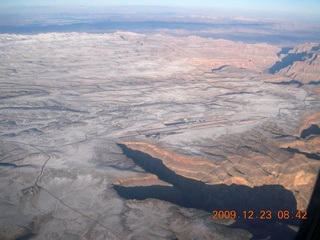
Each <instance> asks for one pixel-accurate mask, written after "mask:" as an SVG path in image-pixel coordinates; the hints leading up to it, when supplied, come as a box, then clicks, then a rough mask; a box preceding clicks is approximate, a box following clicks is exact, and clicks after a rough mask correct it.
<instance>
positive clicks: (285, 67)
mask: <svg viewBox="0 0 320 240" xmlns="http://www.w3.org/2000/svg"><path fill="white" fill-rule="evenodd" d="M319 50H320V49H319V44H317V43H313V44H312V43H310V44H300V45H298V46H296V47H294V48H292V49H291V50H290V51H288V52H287V53H285V54H280V55H279V57H280V61H277V62H276V63H275V64H274V65H273V66H272V67H271V68H270V72H271V73H276V74H278V75H282V76H285V77H288V78H290V79H293V80H297V81H300V82H301V83H304V84H307V83H310V82H315V83H318V82H319V80H320V77H319V76H320V60H319V58H318V55H319V53H320V51H319Z"/></svg>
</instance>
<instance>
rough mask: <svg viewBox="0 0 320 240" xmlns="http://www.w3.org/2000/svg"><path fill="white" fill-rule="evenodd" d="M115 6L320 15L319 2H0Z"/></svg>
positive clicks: (9, 1)
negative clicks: (152, 6)
mask: <svg viewBox="0 0 320 240" xmlns="http://www.w3.org/2000/svg"><path fill="white" fill-rule="evenodd" d="M26 5H27V6H35V5H37V6H62V7H63V6H67V5H69V6H70V5H72V6H75V7H76V6H115V5H148V6H150V5H154V6H159V5H160V6H174V7H208V8H224V9H248V10H261V11H281V12H282V11H283V12H290V13H303V14H307V13H312V14H320V0H160V1H159V0H157V1H155V0H116V1H115V0H0V7H1V6H2V7H11V6H26Z"/></svg>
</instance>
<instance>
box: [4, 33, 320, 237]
mask: <svg viewBox="0 0 320 240" xmlns="http://www.w3.org/2000/svg"><path fill="white" fill-rule="evenodd" d="M319 46H320V45H319V43H305V44H296V45H294V46H285V47H284V46H278V45H271V44H267V43H254V44H253V43H252V44H249V43H244V42H234V41H230V40H224V39H213V38H201V37H198V36H188V37H174V36H170V35H166V34H138V33H132V32H115V33H108V34H89V33H75V32H74V33H42V34H35V35H26V34H25V35H19V34H1V35H0V49H1V54H0V71H1V73H2V74H1V77H0V86H1V88H0V93H1V94H0V98H1V102H0V116H1V118H0V119H1V120H0V142H1V149H0V157H1V160H0V192H1V194H0V211H1V212H2V213H3V214H2V216H1V221H0V239H180V240H181V239H268V238H269V239H284V238H287V239H294V237H295V235H296V233H297V231H298V229H299V226H300V224H301V222H302V221H303V220H302V219H298V218H296V217H295V216H294V217H292V218H291V219H279V218H278V217H277V212H278V211H279V210H288V211H290V212H292V213H296V212H297V211H305V210H306V209H307V207H308V204H309V201H310V198H311V195H312V191H313V188H314V185H315V181H316V179H317V175H318V172H319V167H320V161H319V160H320V155H319V154H320V149H319V146H320V145H319V143H320V135H319V133H320V130H319V125H320V112H319V107H320V103H319V97H320V85H319V81H320V79H319V76H320V67H319V61H320V60H319V58H318V55H319V53H320V48H319ZM213 210H219V211H220V210H234V211H236V212H237V213H238V214H239V216H240V214H241V213H243V211H249V210H253V211H254V212H255V213H257V214H258V213H259V212H260V211H261V210H265V211H266V210H270V211H271V212H272V215H273V218H272V219H271V220H262V219H259V218H255V219H253V220H252V221H251V220H248V219H243V218H239V219H237V218H236V219H212V216H213V214H212V211H213ZM255 216H257V215H255Z"/></svg>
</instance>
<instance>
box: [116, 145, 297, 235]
mask: <svg viewBox="0 0 320 240" xmlns="http://www.w3.org/2000/svg"><path fill="white" fill-rule="evenodd" d="M118 146H119V147H120V148H121V149H122V151H123V153H124V154H125V155H126V156H127V157H129V158H131V159H132V160H133V161H134V162H135V163H136V164H137V165H139V166H140V167H141V168H143V169H144V170H145V171H146V172H148V173H153V174H155V175H157V176H158V178H159V179H161V180H163V181H165V182H168V183H170V184H172V185H173V187H170V186H158V185H155V186H147V187H142V186H137V187H124V186H118V185H115V186H114V189H115V190H116V191H117V193H118V194H119V196H121V197H123V198H126V199H138V200H144V199H147V198H155V199H160V200H164V201H168V202H171V203H174V204H177V205H179V206H181V207H187V208H196V209H201V210H205V211H208V212H212V211H213V210H234V211H236V212H237V215H238V217H240V218H237V219H236V220H237V221H236V222H235V223H234V224H233V225H231V226H230V227H231V228H243V229H246V230H248V231H250V232H251V233H252V234H253V238H252V239H262V238H267V237H268V236H270V237H271V238H270V239H294V237H295V235H296V232H294V231H293V230H291V229H290V228H288V227H287V224H291V225H295V226H299V225H300V221H299V220H298V219H295V218H294V214H295V213H296V212H297V209H296V206H297V202H296V199H295V197H294V195H293V193H292V192H291V191H289V190H286V189H285V188H284V187H283V186H281V185H264V186H258V187H253V188H251V187H248V186H244V185H236V184H232V185H230V186H228V185H225V184H217V185H207V184H205V183H204V182H201V181H197V180H194V179H190V178H186V177H183V176H180V175H178V174H176V173H175V172H174V171H172V170H170V169H169V168H167V167H166V166H165V165H164V164H163V163H162V161H161V160H160V159H157V158H153V157H151V156H150V155H148V154H146V153H143V152H140V151H137V150H132V149H130V148H128V147H126V146H125V145H123V144H118ZM249 210H252V211H254V217H253V219H251V220H249V219H244V216H243V211H247V212H248V211H249ZM261 210H269V211H271V212H272V215H273V216H272V218H271V219H260V217H261V215H262V214H261V213H260V211H261ZM279 210H288V211H289V212H290V213H291V215H292V217H293V218H291V217H290V219H287V220H280V219H279V218H278V217H277V213H278V211H279Z"/></svg>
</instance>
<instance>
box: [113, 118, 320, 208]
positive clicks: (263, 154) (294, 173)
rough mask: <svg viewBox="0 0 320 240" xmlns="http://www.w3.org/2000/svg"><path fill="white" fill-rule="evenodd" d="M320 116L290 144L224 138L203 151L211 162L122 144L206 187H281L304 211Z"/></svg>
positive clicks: (139, 182)
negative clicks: (289, 193) (219, 185)
mask: <svg viewBox="0 0 320 240" xmlns="http://www.w3.org/2000/svg"><path fill="white" fill-rule="evenodd" d="M319 116H320V115H319V114H318V113H315V114H313V115H309V116H306V117H304V118H303V123H302V125H301V128H300V130H299V132H297V134H296V136H292V139H293V140H291V141H290V142H284V141H283V140H281V138H277V139H275V138H273V139H272V138H270V139H267V138H266V137H265V136H264V135H263V133H261V132H260V133H259V132H251V133H249V134H250V136H247V137H245V138H243V137H241V136H240V137H235V136H233V137H232V138H228V137H224V138H221V139H220V141H219V146H214V145H213V146H212V147H211V148H209V147H207V148H206V149H205V150H204V151H206V153H207V154H208V156H209V157H207V158H198V157H188V156H184V155H181V154H177V153H175V152H173V151H171V150H168V149H164V148H160V147H157V146H155V145H152V144H150V143H147V142H122V143H121V146H124V147H125V148H126V149H130V150H131V151H138V152H141V153H144V154H147V155H149V156H150V157H151V158H153V159H158V160H159V161H161V163H162V164H163V165H164V166H165V167H166V168H168V169H169V170H171V171H173V172H174V173H175V174H177V175H179V176H181V177H184V178H188V179H192V180H195V181H199V182H202V183H204V184H205V185H206V186H210V185H216V184H225V185H228V186H232V185H234V184H236V185H244V186H247V187H250V188H254V187H258V186H264V185H277V184H280V185H281V186H283V187H284V188H285V189H287V190H289V191H291V192H292V194H294V196H295V199H296V201H297V206H296V207H297V208H298V209H301V210H302V209H306V208H307V206H308V202H309V199H310V196H311V193H312V190H313V184H314V183H315V179H316V177H317V173H318V172H317V169H319V167H320V164H319V163H320V162H319V160H320V157H319V155H318V153H319V143H320V137H319V135H318V134H319V132H317V131H312V130H314V129H317V128H311V130H310V126H318V125H320V121H319V120H320V117H319ZM273 130H276V129H273ZM302 133H303V134H302ZM210 156H211V157H210ZM150 161H152V160H150ZM150 164H151V165H152V163H150ZM147 172H148V171H147ZM149 173H150V172H149ZM151 173H152V172H151ZM153 174H154V173H153ZM161 180H162V182H163V180H164V179H161ZM159 181H160V180H159ZM151 182H153V181H151ZM151 182H150V181H149V180H148V178H144V179H137V178H132V179H126V180H120V181H119V182H117V183H116V185H121V186H123V187H129V186H130V187H132V186H149V185H150V183H151ZM153 184H157V185H159V183H156V182H154V183H153ZM151 185H152V184H151ZM160 185H161V184H160Z"/></svg>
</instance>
